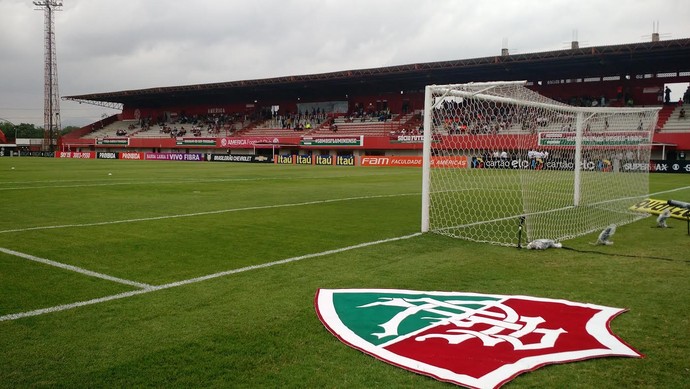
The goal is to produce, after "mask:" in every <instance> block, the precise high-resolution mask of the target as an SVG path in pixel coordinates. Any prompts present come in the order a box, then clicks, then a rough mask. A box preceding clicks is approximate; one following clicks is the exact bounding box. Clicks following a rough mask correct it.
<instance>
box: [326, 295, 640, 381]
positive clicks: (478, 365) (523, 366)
mask: <svg viewBox="0 0 690 389" xmlns="http://www.w3.org/2000/svg"><path fill="white" fill-rule="evenodd" d="M315 305H316V311H317V314H318V316H319V318H320V320H321V321H322V322H323V324H324V325H325V326H326V328H327V329H328V330H329V331H330V332H331V333H333V334H334V335H335V336H336V337H338V338H339V339H340V340H341V341H343V342H344V343H346V344H348V345H349V346H351V347H353V348H356V349H358V350H360V351H362V352H365V353H367V354H369V355H372V356H374V357H376V358H378V359H380V360H382V361H385V362H388V363H390V364H393V365H395V366H399V367H402V368H404V369H407V370H410V371H413V372H416V373H420V374H424V375H428V376H431V377H434V378H436V379H438V380H441V381H447V382H451V383H454V384H457V385H462V386H466V387H470V388H498V387H500V386H501V385H503V384H505V383H506V382H508V381H510V380H511V379H513V378H514V377H516V376H517V375H519V374H521V373H523V372H527V371H531V370H534V369H536V368H539V367H541V366H544V365H548V364H555V363H565V362H572V361H579V360H583V359H589V358H596V357H604V356H626V357H641V355H640V354H639V353H638V352H637V351H635V350H633V349H632V348H631V347H629V346H628V345H626V344H625V343H623V342H622V341H621V340H620V339H619V338H618V337H617V336H615V335H614V334H613V333H612V332H611V330H610V328H609V323H610V321H611V320H612V319H613V318H614V317H616V316H617V315H618V314H620V313H622V312H624V311H625V310H624V309H620V308H612V307H606V306H600V305H594V304H583V303H578V302H571V301H566V300H555V299H547V298H538V297H529V296H503V295H493V294H476V293H460V292H424V291H414V290H392V289H320V290H319V291H318V292H317V294H316V299H315Z"/></svg>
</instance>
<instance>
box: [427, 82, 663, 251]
mask: <svg viewBox="0 0 690 389" xmlns="http://www.w3.org/2000/svg"><path fill="white" fill-rule="evenodd" d="M468 85H471V86H472V87H473V88H474V90H472V91H468V90H460V89H458V88H460V87H466V86H468ZM507 85H515V86H525V85H526V82H525V81H510V82H501V81H496V82H484V83H468V84H448V85H427V86H426V87H425V93H424V117H423V128H424V134H423V148H422V157H423V163H422V198H421V202H422V212H421V231H422V232H429V231H430V206H431V200H430V199H431V170H432V163H431V159H432V140H433V136H434V134H433V132H432V130H433V128H432V116H433V110H434V109H435V108H436V107H437V106H438V105H439V104H442V103H443V101H444V98H445V97H449V96H450V97H460V98H477V97H479V98H481V99H483V100H486V101H491V102H495V103H503V104H516V105H519V106H522V107H534V108H542V109H554V108H558V109H560V110H565V111H568V112H569V113H572V114H573V115H575V118H576V123H575V128H574V131H575V139H574V141H575V145H574V166H575V167H574V171H573V188H574V189H573V199H572V204H573V206H575V207H577V206H578V205H579V204H580V193H581V189H580V186H581V180H582V178H581V172H582V166H581V163H582V146H583V144H582V141H583V132H584V125H583V123H585V121H586V120H587V119H589V117H592V116H594V115H595V114H620V113H622V112H625V113H629V114H635V113H643V112H644V113H649V112H650V110H651V109H650V107H638V108H635V107H626V108H617V107H576V106H570V105H566V104H562V103H558V102H555V101H554V103H555V104H550V103H545V102H541V101H530V100H519V99H514V98H509V97H502V96H495V95H489V94H484V93H483V92H485V91H487V90H490V89H492V88H494V87H496V86H507ZM535 93H536V92H535ZM434 94H436V95H438V96H437V98H436V101H435V102H434ZM653 109H656V110H657V112H656V117H655V118H654V119H653V122H654V126H655V125H656V121H657V120H658V111H659V110H660V109H661V108H660V107H655V108H653ZM586 115H589V117H586ZM651 136H652V135H650V138H649V141H650V142H649V144H646V145H644V146H645V147H651ZM647 174H649V172H647ZM647 192H648V188H647ZM518 246H519V243H518Z"/></svg>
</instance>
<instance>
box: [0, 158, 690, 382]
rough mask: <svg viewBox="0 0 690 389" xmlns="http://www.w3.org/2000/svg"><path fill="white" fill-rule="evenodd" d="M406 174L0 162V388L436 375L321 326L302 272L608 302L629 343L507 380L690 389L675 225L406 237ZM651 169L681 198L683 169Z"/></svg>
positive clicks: (414, 191) (679, 225)
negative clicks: (600, 235) (522, 239)
mask: <svg viewBox="0 0 690 389" xmlns="http://www.w3.org/2000/svg"><path fill="white" fill-rule="evenodd" d="M109 173H111V175H109ZM420 180H421V169H414V168H400V169H397V168H362V167H320V166H317V167H311V166H272V165H270V166H269V165H265V166H264V165H244V164H224V163H190V162H180V163H178V162H129V161H105V160H59V159H54V160H52V159H40V158H2V159H0V198H1V199H2V202H1V204H2V205H1V207H2V213H1V215H2V216H1V217H0V249H2V252H0V317H2V318H3V320H2V321H0V387H7V388H15V387H243V388H256V387H274V388H277V387H280V388H288V387H294V388H397V387H407V388H412V387H414V388H443V387H446V388H449V387H453V385H451V384H447V383H443V382H438V381H435V380H434V379H431V378H428V377H426V376H422V375H418V374H414V373H411V372H408V371H405V370H402V369H399V368H397V367H393V366H391V365H388V364H386V363H383V362H380V361H378V360H376V359H374V358H372V357H370V356H368V355H365V354H363V353H361V352H359V351H356V350H354V349H351V348H350V347H348V346H346V345H344V344H343V343H341V342H340V341H338V340H337V339H336V338H335V337H334V336H333V335H331V334H330V333H329V332H328V331H327V330H326V329H325V328H324V326H323V325H322V324H321V323H320V321H319V319H318V317H317V315H316V314H315V310H314V301H313V300H314V295H315V293H316V290H317V289H318V288H396V289H416V290H429V291H435V290H438V291H459V292H475V293H490V294H520V295H529V296H538V297H548V298H556V299H568V300H573V301H578V302H585V303H594V304H600V305H607V306H612V307H620V308H627V309H629V311H628V312H626V313H623V314H622V315H620V316H618V317H617V318H615V319H614V320H613V321H612V323H611V327H612V329H613V331H614V333H615V334H617V335H619V336H620V337H621V338H622V339H623V340H624V341H625V342H627V343H628V344H630V345H631V346H632V347H633V348H635V349H636V350H638V351H639V352H641V353H642V354H644V355H645V358H642V359H632V358H616V357H614V358H600V359H593V360H587V361H583V362H576V363H568V364H561V365H550V366H547V367H543V368H540V369H537V370H536V371H534V372H530V373H525V374H522V375H520V376H518V377H517V378H515V379H514V380H513V381H511V382H510V383H508V384H507V385H506V387H508V388H536V387H539V388H566V387H567V388H573V387H577V388H593V387H596V388H624V387H635V388H684V387H685V388H687V387H690V236H688V234H687V230H686V224H685V222H684V221H680V220H669V225H670V226H671V227H673V228H669V229H659V228H654V226H655V222H654V218H646V219H643V220H642V221H639V222H636V223H633V224H629V225H626V226H622V227H620V228H619V229H618V231H617V233H616V235H615V236H614V237H613V241H614V242H615V244H614V245H613V246H606V247H603V246H592V245H591V244H590V243H591V242H592V241H594V240H595V239H596V236H595V235H588V236H583V237H581V238H578V239H574V240H569V241H565V242H564V245H565V246H567V247H570V248H574V249H577V250H581V251H590V252H577V251H572V250H558V251H556V250H555V249H554V250H546V251H528V250H518V249H515V248H508V247H500V246H491V245H486V244H479V243H472V242H467V241H463V240H457V239H451V238H447V237H444V236H440V235H435V234H424V235H415V234H416V233H417V232H418V231H419V229H420V192H421V183H420ZM650 182H651V184H650V186H651V187H650V193H655V192H660V191H669V190H674V189H678V188H684V189H682V190H678V191H675V192H670V193H666V194H660V195H657V196H656V197H657V198H666V199H667V198H674V199H679V200H684V201H690V188H689V187H688V184H690V183H689V182H688V180H687V176H684V175H673V174H666V175H664V174H657V175H651V177H650ZM401 237H402V238H403V239H395V238H401ZM386 240H390V241H386ZM380 241H385V242H380ZM369 242H372V244H370V245H363V246H362V247H352V246H355V245H361V244H365V243H369ZM331 251H332V252H331ZM591 251H598V252H601V254H600V253H595V252H591ZM327 252H330V253H327ZM324 253H325V254H324ZM312 254H313V255H312ZM281 260H286V261H285V262H284V263H276V264H273V265H271V266H268V265H266V264H269V265H270V264H272V263H274V262H276V261H281ZM40 261H43V262H40ZM47 261H54V262H50V263H46V262H47ZM55 264H62V265H71V266H74V267H77V268H79V269H86V270H89V271H92V272H96V273H98V274H100V275H107V276H109V277H113V279H104V278H99V277H95V276H93V275H92V274H85V273H80V272H76V271H74V268H66V267H64V266H63V267H57V266H54V265H55ZM262 265H263V266H262ZM210 275H213V276H211V277H206V276H210ZM121 281H128V282H131V283H130V284H127V283H123V282H121ZM160 285H165V287H164V288H155V286H160ZM147 287H148V288H150V289H146V288H147ZM142 291H143V292H142ZM128 292H132V293H128ZM113 296H115V297H113ZM99 299H100V300H99ZM80 303H84V304H83V305H82V304H80ZM61 306H63V308H67V309H63V308H60V307H61ZM56 307H57V308H56Z"/></svg>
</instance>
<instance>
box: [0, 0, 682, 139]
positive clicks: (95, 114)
mask: <svg viewBox="0 0 690 389" xmlns="http://www.w3.org/2000/svg"><path fill="white" fill-rule="evenodd" d="M62 1H63V7H62V11H60V12H56V13H55V34H56V48H57V59H58V80H59V91H60V95H61V96H70V95H79V94H87V93H99V92H112V91H121V90H127V89H142V88H149V87H157V86H174V85H187V84H201V83H212V82H225V81H235V80H244V79H260V78H270V77H280V76H288V75H298V74H315V73H325V72H332V71H339V70H348V69H362V68H375V67H382V66H390V65H401V64H410V63H418V62H434V61H443V60H455V59H468V58H478V57H486V56H492V55H498V54H500V52H501V48H502V46H503V43H504V42H507V48H508V49H509V51H510V53H511V54H518V53H533V52H540V51H548V50H559V49H565V48H568V47H569V46H570V42H571V41H572V40H573V38H574V37H576V38H577V40H578V41H579V42H580V46H581V47H584V46H599V45H611V44H622V43H635V42H644V41H650V40H651V34H652V32H653V28H654V23H655V22H658V25H659V33H660V35H661V38H662V39H679V38H690V2H688V1H687V0H668V1H662V0H626V1H590V0H569V1H565V0H563V1H562V0H549V1H544V0H519V1H518V0H501V1H490V0H481V1H480V0H472V1H466V0H433V1H432V0H427V1H420V0H350V1H336V0H255V1H246V0H243V1H235V0H193V1H181V0H165V1H163V0H109V1H106V0H62ZM43 15H44V13H43V12H42V11H38V10H36V7H35V6H34V5H33V3H32V1H30V0H0V118H3V119H6V120H9V121H11V122H14V123H15V124H19V123H33V124H36V125H38V126H43V74H44V67H43V66H44V65H43V63H44V62H43V58H44V52H43V50H44V19H43ZM679 92H680V91H679ZM674 93H676V91H674ZM681 93H682V92H681ZM113 112H115V111H112V110H109V109H105V108H101V107H93V106H90V105H86V104H81V105H80V104H76V103H74V102H68V101H62V102H61V117H62V125H63V127H64V126H68V125H80V126H81V125H86V124H88V123H91V122H93V121H95V120H98V119H99V118H100V117H101V115H103V114H106V113H107V114H112V113H113Z"/></svg>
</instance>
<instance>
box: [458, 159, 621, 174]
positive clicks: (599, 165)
mask: <svg viewBox="0 0 690 389" xmlns="http://www.w3.org/2000/svg"><path fill="white" fill-rule="evenodd" d="M470 168H471V169H532V170H575V162H573V161H572V160H567V159H550V160H546V161H543V160H539V159H494V158H481V157H472V161H471V163H470ZM581 169H582V170H587V171H611V169H612V167H611V162H610V161H608V160H598V161H589V160H583V161H582V162H581Z"/></svg>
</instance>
